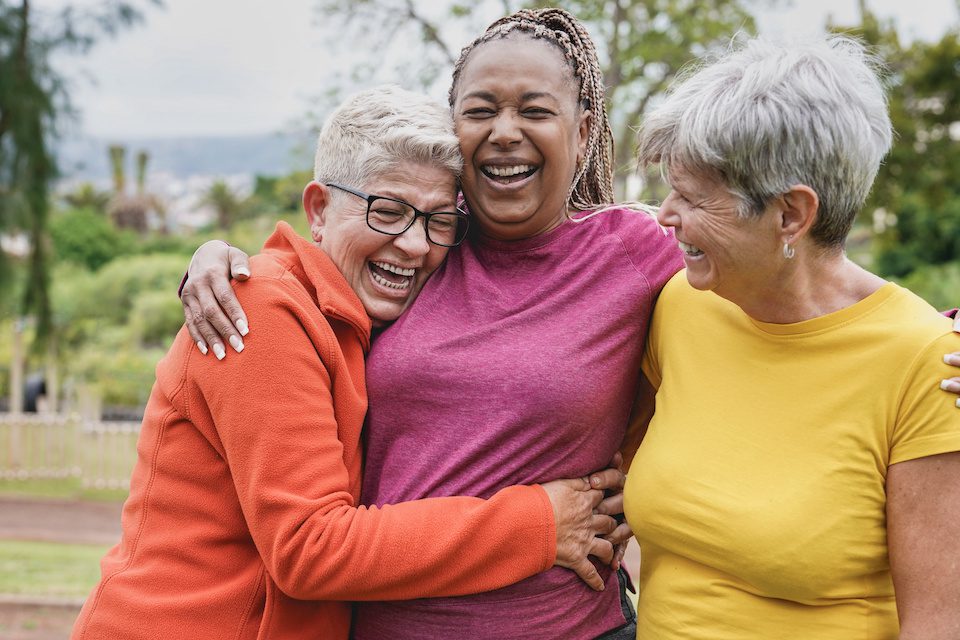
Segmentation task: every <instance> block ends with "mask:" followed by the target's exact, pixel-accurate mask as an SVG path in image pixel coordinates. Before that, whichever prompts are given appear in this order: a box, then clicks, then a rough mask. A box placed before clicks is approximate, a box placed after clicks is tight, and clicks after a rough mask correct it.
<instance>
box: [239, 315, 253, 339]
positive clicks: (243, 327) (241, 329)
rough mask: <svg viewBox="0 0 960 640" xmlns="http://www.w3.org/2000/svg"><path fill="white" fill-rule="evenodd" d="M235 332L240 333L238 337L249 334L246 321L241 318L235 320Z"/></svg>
mask: <svg viewBox="0 0 960 640" xmlns="http://www.w3.org/2000/svg"><path fill="white" fill-rule="evenodd" d="M237 331H239V332H240V335H242V336H245V335H247V334H248V333H250V329H249V328H248V327H247V321H246V320H244V319H243V318H240V319H239V320H237Z"/></svg>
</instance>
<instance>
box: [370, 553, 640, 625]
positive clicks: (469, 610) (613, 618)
mask: <svg viewBox="0 0 960 640" xmlns="http://www.w3.org/2000/svg"><path fill="white" fill-rule="evenodd" d="M598 571H600V575H601V577H603V578H604V583H605V585H606V588H605V590H604V591H594V590H593V589H591V588H590V587H588V586H587V585H586V584H585V583H584V582H583V581H582V580H580V578H579V577H577V575H576V574H575V573H573V572H572V571H570V570H568V569H563V568H560V567H554V568H552V569H550V570H548V571H545V572H543V573H541V574H538V575H535V576H532V577H530V578H527V579H526V580H522V581H520V582H518V583H516V584H514V585H510V586H509V587H505V588H503V589H497V590H494V591H487V592H485V593H478V594H474V595H469V596H458V597H453V598H423V599H419V600H405V601H399V602H362V603H358V604H357V605H356V609H355V616H354V626H353V638H354V640H375V639H377V638H391V639H394V640H414V639H416V640H429V639H431V638H436V639H438V640H439V639H441V638H455V637H461V638H471V639H478V640H480V639H483V638H514V637H516V638H529V639H538V638H542V639H544V640H548V639H549V640H555V639H556V638H564V639H565V640H578V639H580V638H582V639H584V640H587V639H591V638H596V637H597V636H599V635H601V634H603V633H605V632H607V631H609V630H611V629H614V628H616V627H618V626H620V625H622V624H624V616H623V612H622V610H621V606H620V583H619V580H618V578H617V575H616V573H615V572H613V571H611V570H610V568H609V567H605V566H604V567H599V568H598Z"/></svg>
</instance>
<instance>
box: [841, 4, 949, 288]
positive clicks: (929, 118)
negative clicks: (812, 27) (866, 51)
mask: <svg viewBox="0 0 960 640" xmlns="http://www.w3.org/2000/svg"><path fill="white" fill-rule="evenodd" d="M861 10H862V12H863V15H862V20H861V25H860V26H859V27H857V28H855V29H853V31H854V32H855V33H858V34H861V35H862V37H863V38H864V39H865V40H866V41H867V42H868V43H870V44H871V45H873V46H874V47H876V49H877V51H878V53H879V54H880V55H881V56H882V57H883V58H884V60H885V61H886V62H887V66H888V71H889V81H890V84H891V91H890V115H891V118H892V120H893V126H894V129H895V130H896V132H897V137H896V139H895V141H894V146H893V149H892V150H891V152H890V154H889V155H888V156H887V158H886V160H885V161H884V164H883V166H881V168H880V173H879V175H878V176H877V180H876V182H875V184H874V188H873V192H872V193H871V195H870V199H869V200H868V202H867V206H866V207H865V208H864V215H865V216H867V217H868V218H869V219H868V220H867V222H869V223H872V224H873V225H874V227H875V229H874V230H875V232H876V236H875V242H874V249H875V256H876V265H875V266H876V268H877V270H878V271H879V272H880V273H882V274H884V275H892V276H904V275H906V274H908V273H910V272H911V271H914V270H915V269H918V268H921V267H923V266H924V265H928V264H932V265H937V264H943V263H947V262H951V261H958V260H960V24H958V20H957V18H956V17H955V18H954V20H953V26H952V27H951V28H950V29H949V30H947V32H946V33H944V35H943V37H941V38H940V40H938V41H936V42H925V41H922V40H916V41H914V42H912V43H909V44H904V43H903V42H902V41H901V38H900V36H899V34H898V33H897V29H896V25H895V24H894V23H893V22H884V21H881V20H879V19H878V18H877V17H876V16H875V15H874V14H873V13H871V12H870V11H869V10H868V9H867V8H866V6H865V5H864V4H861ZM928 271H929V270H928ZM930 273H933V272H932V271H930ZM911 281H912V282H914V283H918V281H917V279H916V278H913V279H911ZM958 297H960V289H958V290H957V291H956V292H955V293H954V301H956V298H958Z"/></svg>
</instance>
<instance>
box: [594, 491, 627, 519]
mask: <svg viewBox="0 0 960 640" xmlns="http://www.w3.org/2000/svg"><path fill="white" fill-rule="evenodd" d="M596 511H597V513H602V514H604V515H608V516H616V515H620V514H621V513H623V492H622V491H619V492H617V493H615V494H613V495H612V496H607V497H606V498H604V499H603V502H601V503H600V504H598V505H597V509H596Z"/></svg>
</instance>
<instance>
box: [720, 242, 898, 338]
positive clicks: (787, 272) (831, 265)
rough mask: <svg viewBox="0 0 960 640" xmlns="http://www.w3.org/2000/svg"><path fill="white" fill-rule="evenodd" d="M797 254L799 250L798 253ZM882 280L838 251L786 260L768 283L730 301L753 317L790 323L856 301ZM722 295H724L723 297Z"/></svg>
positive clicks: (759, 319) (873, 289) (843, 306)
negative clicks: (740, 297) (740, 298)
mask: <svg viewBox="0 0 960 640" xmlns="http://www.w3.org/2000/svg"><path fill="white" fill-rule="evenodd" d="M798 253H799V252H798ZM884 284H886V281H885V280H884V279H883V278H880V277H879V276H876V275H874V274H872V273H870V272H869V271H867V270H865V269H863V268H861V267H860V266H858V265H857V264H855V263H853V262H851V261H850V260H848V259H847V257H846V255H845V254H843V253H842V252H838V253H836V254H828V255H819V256H818V255H815V254H814V255H810V254H809V253H808V255H807V257H806V258H805V259H801V257H800V255H798V256H797V258H796V261H795V262H794V261H792V260H791V261H786V263H785V264H784V266H783V267H782V268H781V269H780V271H779V272H778V273H777V274H776V275H775V276H774V277H773V278H770V279H769V281H768V282H766V283H764V284H761V285H760V286H758V287H751V289H752V290H751V291H750V292H749V294H748V295H745V296H743V298H744V299H743V300H734V299H733V298H729V299H730V300H731V301H732V302H734V303H736V304H737V305H738V306H739V307H740V308H741V309H743V311H744V312H745V313H746V314H747V315H749V316H750V317H751V318H753V319H754V320H758V321H760V322H768V323H771V324H792V323H795V322H803V321H804V320H812V319H813V318H819V317H820V316H825V315H827V314H829V313H833V312H835V311H839V310H841V309H845V308H847V307H849V306H850V305H853V304H856V303H857V302H860V301H861V300H863V299H864V298H866V297H867V296H869V295H870V294H872V293H874V292H875V291H877V289H879V288H880V287H882V286H883V285H884ZM725 297H726V296H725Z"/></svg>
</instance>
